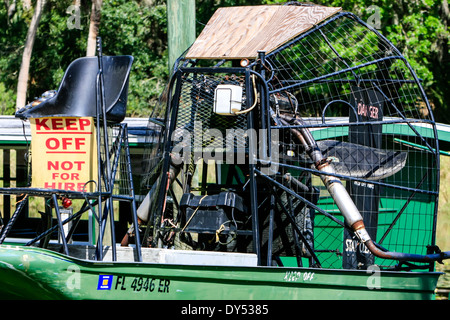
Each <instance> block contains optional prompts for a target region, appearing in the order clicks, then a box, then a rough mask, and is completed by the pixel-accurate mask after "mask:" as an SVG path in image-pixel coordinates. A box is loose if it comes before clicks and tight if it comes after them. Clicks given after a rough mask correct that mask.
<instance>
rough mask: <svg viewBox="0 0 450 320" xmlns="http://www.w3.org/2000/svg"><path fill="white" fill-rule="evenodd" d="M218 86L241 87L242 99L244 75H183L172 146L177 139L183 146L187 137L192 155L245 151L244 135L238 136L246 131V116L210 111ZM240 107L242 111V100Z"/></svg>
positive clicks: (175, 143) (176, 142)
mask: <svg viewBox="0 0 450 320" xmlns="http://www.w3.org/2000/svg"><path fill="white" fill-rule="evenodd" d="M219 84H232V85H237V86H240V87H242V88H243V93H242V96H243V97H245V89H244V87H245V78H244V76H243V75H235V74H223V73H218V74H212V73H208V74H199V73H187V74H184V76H183V79H182V83H181V89H180V90H181V93H180V98H179V103H178V114H177V119H176V129H175V132H174V137H173V140H174V145H177V144H178V143H179V142H178V141H180V140H183V142H182V143H186V141H185V140H186V139H185V138H186V135H187V136H189V137H190V140H189V141H187V148H188V149H190V150H191V151H193V152H201V153H204V152H207V151H210V152H213V151H217V152H225V151H230V152H234V151H237V150H243V149H245V148H246V141H245V140H246V139H245V136H244V134H239V133H238V132H243V131H244V130H247V117H246V115H244V114H241V115H232V116H224V115H219V114H216V113H215V112H214V110H213V105H214V92H215V89H216V88H217V86H218V85H219ZM242 104H243V108H245V105H246V103H245V100H244V101H243V103H242ZM239 130H242V131H239ZM237 133H238V134H237ZM183 138H184V139H183ZM230 149H231V150H230Z"/></svg>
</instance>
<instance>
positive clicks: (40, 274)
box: [0, 246, 440, 300]
mask: <svg viewBox="0 0 450 320" xmlns="http://www.w3.org/2000/svg"><path fill="white" fill-rule="evenodd" d="M0 269H1V270H0V298H1V299H76V300H78V299H101V300H114V299H120V300H125V299H132V300H140V299H143V300H175V299H177V300H222V299H226V300H230V299H231V300H241V299H242V300H249V299H254V300H294V299H308V300H316V299H317V300H323V299H377V300H380V299H388V300H398V299H421V300H424V299H433V298H434V290H435V288H436V283H437V280H438V278H439V275H440V273H436V272H386V271H378V272H376V271H375V272H373V271H370V272H369V271H358V270H355V271H349V270H335V269H312V268H285V267H231V266H195V265H175V264H156V263H138V262H131V263H128V262H95V261H87V260H80V259H75V258H71V257H68V256H66V255H63V254H59V253H55V252H53V251H50V250H46V249H39V248H32V247H21V246H0Z"/></svg>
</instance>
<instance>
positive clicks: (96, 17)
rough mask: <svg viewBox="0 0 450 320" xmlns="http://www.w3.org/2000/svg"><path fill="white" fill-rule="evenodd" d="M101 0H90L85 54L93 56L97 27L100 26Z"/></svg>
mask: <svg viewBox="0 0 450 320" xmlns="http://www.w3.org/2000/svg"><path fill="white" fill-rule="evenodd" d="M102 2H103V1H102V0H92V9H91V22H90V23H89V35H88V42H87V49H86V56H95V47H96V43H97V36H98V29H99V27H100V17H101V7H102Z"/></svg>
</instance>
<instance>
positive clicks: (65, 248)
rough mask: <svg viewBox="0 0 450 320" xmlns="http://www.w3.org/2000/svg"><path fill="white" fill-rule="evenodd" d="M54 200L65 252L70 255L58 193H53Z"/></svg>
mask: <svg viewBox="0 0 450 320" xmlns="http://www.w3.org/2000/svg"><path fill="white" fill-rule="evenodd" d="M52 200H53V205H54V207H55V212H56V220H57V222H58V228H59V235H60V237H61V241H62V245H63V249H64V253H65V254H66V255H69V248H68V247H67V241H66V235H65V234H64V228H63V224H62V220H61V213H60V212H59V206H58V198H57V197H56V194H52Z"/></svg>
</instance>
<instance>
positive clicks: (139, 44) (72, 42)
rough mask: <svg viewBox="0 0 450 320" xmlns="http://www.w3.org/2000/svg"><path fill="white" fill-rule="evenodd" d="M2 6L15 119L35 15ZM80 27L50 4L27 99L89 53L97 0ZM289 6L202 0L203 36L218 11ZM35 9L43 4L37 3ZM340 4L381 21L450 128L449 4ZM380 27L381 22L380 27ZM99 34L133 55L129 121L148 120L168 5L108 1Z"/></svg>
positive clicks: (58, 0) (0, 100)
mask: <svg viewBox="0 0 450 320" xmlns="http://www.w3.org/2000/svg"><path fill="white" fill-rule="evenodd" d="M9 2H10V1H4V3H5V5H0V24H1V25H2V26H4V27H2V28H0V110H1V111H0V112H1V113H3V114H13V113H14V107H15V95H16V93H15V90H16V87H17V77H18V72H19V69H20V62H21V57H22V52H23V47H24V44H25V39H26V33H27V30H28V26H29V24H30V21H31V17H32V14H33V10H30V9H27V8H26V7H25V6H24V4H25V3H26V2H30V1H21V0H17V1H16V6H15V8H14V9H15V10H14V12H13V13H12V14H11V11H10V13H8V10H9V9H10V8H8V6H7V5H6V4H7V3H9ZM79 2H80V11H79V12H80V16H79V19H80V20H79V21H80V27H79V28H76V27H75V28H74V27H73V26H72V27H71V26H70V25H69V24H68V21H69V19H70V18H71V14H72V13H70V12H68V8H69V7H70V6H71V5H73V4H74V3H75V1H73V0H48V3H47V6H46V9H45V12H44V13H43V15H42V18H41V22H40V25H39V30H38V33H37V35H36V40H35V44H34V48H33V56H32V60H31V65H30V76H29V79H30V80H29V90H28V100H29V101H30V100H33V99H34V97H37V96H39V95H40V94H41V93H42V92H44V91H46V90H49V89H56V88H57V86H58V84H59V82H60V80H61V78H62V76H63V74H64V70H65V69H66V68H67V66H68V65H69V63H70V62H71V61H73V60H74V59H76V58H78V57H81V56H85V55H86V44H87V37H88V31H89V17H90V10H91V5H92V1H88V0H80V1H79ZM284 2H286V0H196V19H197V33H200V31H201V30H202V29H203V27H204V25H205V24H206V23H207V22H208V20H209V18H210V17H211V15H212V14H213V13H214V11H215V10H216V9H217V8H218V7H223V6H241V5H258V4H266V3H268V4H274V3H279V4H281V3H284ZM31 3H32V5H34V4H35V3H36V1H31ZM314 3H316V4H322V5H327V6H339V7H342V8H343V10H345V11H351V12H353V13H355V14H356V15H358V16H359V17H360V18H362V19H363V20H364V21H367V22H373V21H374V19H375V20H377V19H378V20H379V21H378V22H379V26H377V27H379V31H380V32H381V33H382V34H383V35H385V36H386V37H387V38H388V39H389V40H390V41H391V42H392V43H393V44H394V45H395V46H397V47H398V48H399V49H400V51H401V52H402V53H403V54H405V55H406V56H407V58H408V60H409V62H410V63H411V65H412V66H413V68H414V69H415V70H416V72H417V74H418V76H419V78H421V79H422V80H423V84H424V87H425V89H426V92H427V95H428V97H429V100H430V103H431V104H432V106H433V107H434V108H435V115H436V117H437V120H439V121H443V122H450V116H449V115H447V114H448V111H449V109H450V106H449V104H448V102H447V101H448V99H449V97H450V78H449V72H450V71H449V70H450V52H449V46H448V45H449V39H450V31H449V20H450V14H449V9H448V3H447V0H437V1H434V0H398V1H393V0H377V1H372V0H371V1H368V0H327V1H325V0H316V1H314ZM375 22H377V21H375ZM99 35H100V36H101V37H102V42H103V45H104V54H108V55H119V54H126V55H132V56H134V58H135V60H134V63H133V68H132V73H131V77H130V93H129V101H128V111H129V115H130V116H143V117H146V116H148V115H149V114H150V113H151V108H152V107H153V106H154V102H155V101H156V100H157V98H158V96H159V94H160V93H161V91H162V89H163V86H164V84H165V82H166V81H167V78H168V65H167V63H168V61H167V60H168V58H167V56H168V52H167V15H166V3H165V0H134V1H126V0H103V5H102V9H101V21H100V30H99Z"/></svg>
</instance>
